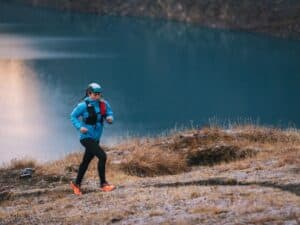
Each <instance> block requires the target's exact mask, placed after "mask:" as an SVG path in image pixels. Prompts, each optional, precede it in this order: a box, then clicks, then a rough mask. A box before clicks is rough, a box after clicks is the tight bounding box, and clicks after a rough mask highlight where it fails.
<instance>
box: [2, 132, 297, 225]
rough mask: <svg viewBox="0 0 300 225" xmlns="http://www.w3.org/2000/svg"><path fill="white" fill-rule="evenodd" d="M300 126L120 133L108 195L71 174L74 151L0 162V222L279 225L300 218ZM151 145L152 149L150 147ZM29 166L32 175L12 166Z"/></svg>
mask: <svg viewBox="0 0 300 225" xmlns="http://www.w3.org/2000/svg"><path fill="white" fill-rule="evenodd" d="M299 149H300V133H299V132H298V131H282V130H276V129H268V128H262V127H236V128H233V129H231V130H222V129H218V128H207V129H202V130H189V131H184V132H180V133H176V134H174V135H171V136H168V137H160V138H155V139H136V140H129V141H126V142H124V143H122V144H120V145H118V146H115V147H114V148H107V152H108V154H109V162H108V175H107V176H108V178H109V181H110V182H112V183H115V184H117V185H118V189H117V190H116V191H114V192H111V193H102V192H100V191H98V190H97V185H98V178H97V174H96V160H94V161H93V162H92V164H91V165H90V168H89V170H88V173H87V174H86V177H85V180H84V184H83V191H84V193H85V194H84V195H83V196H80V197H77V196H74V195H73V194H72V193H71V191H70V189H69V185H68V183H69V180H70V179H71V178H73V177H74V176H75V175H76V172H75V171H74V170H76V167H77V165H78V164H79V163H80V160H81V156H82V155H81V153H75V154H71V155H69V156H67V157H66V158H65V159H62V160H59V161H55V162H50V163H48V164H46V165H36V163H34V162H32V161H26V160H23V161H14V162H12V163H11V165H10V166H8V167H6V168H2V169H1V170H0V184H1V186H0V224H41V223H45V224H110V223H116V224H117V223H120V224H241V223H245V224H249V223H251V224H282V223H284V222H289V223H290V224H297V223H299V222H300V220H299V218H300V213H299V212H300V177H299V174H300V150H299ZM149 153H151V154H149ZM26 165H30V166H32V165H35V168H36V172H35V174H34V176H33V178H32V179H30V180H20V179H19V178H18V171H19V170H18V168H22V167H24V166H26Z"/></svg>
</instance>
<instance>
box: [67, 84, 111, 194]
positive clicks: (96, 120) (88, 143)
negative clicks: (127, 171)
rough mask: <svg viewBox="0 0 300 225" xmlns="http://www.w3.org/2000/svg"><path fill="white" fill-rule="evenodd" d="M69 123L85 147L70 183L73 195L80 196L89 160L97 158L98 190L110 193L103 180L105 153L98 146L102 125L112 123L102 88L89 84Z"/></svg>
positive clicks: (109, 187) (109, 109)
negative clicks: (77, 168) (75, 173)
mask: <svg viewBox="0 0 300 225" xmlns="http://www.w3.org/2000/svg"><path fill="white" fill-rule="evenodd" d="M71 122H72V124H73V125H74V127H75V128H76V129H77V130H78V131H79V133H80V143H81V144H82V145H83V146H84V147H85V153H84V155H83V159H82V162H81V164H80V166H79V171H78V174H77V178H76V180H75V182H73V181H72V182H71V187H72V189H73V191H74V194H76V195H81V194H82V192H81V190H80V185H81V181H82V178H83V176H84V174H85V172H86V170H87V168H88V165H89V163H90V162H91V160H92V159H93V158H94V156H96V157H97V158H98V174H99V178H100V190H102V191H112V190H114V189H115V186H114V185H111V184H109V183H108V182H107V180H106V178H105V164H106V158H107V156H106V153H105V152H104V150H103V149H102V148H101V147H100V146H99V141H100V137H101V135H102V131H103V124H104V122H107V123H109V124H111V123H112V122H113V112H112V110H111V107H110V105H109V104H108V102H107V101H105V100H103V98H102V88H101V86H100V85H99V84H97V83H91V84H89V85H88V87H87V89H86V96H85V98H84V99H83V101H82V102H80V103H79V104H78V105H77V106H76V107H75V108H74V109H73V111H72V113H71Z"/></svg>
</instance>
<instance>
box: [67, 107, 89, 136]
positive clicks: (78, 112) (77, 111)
mask: <svg viewBox="0 0 300 225" xmlns="http://www.w3.org/2000/svg"><path fill="white" fill-rule="evenodd" d="M85 108H86V106H85V104H84V103H82V102H81V103H79V104H78V105H77V106H76V107H75V108H74V109H73V111H72V113H71V115H70V119H71V122H72V124H73V126H74V127H75V128H76V129H78V130H79V129H80V127H81V126H82V122H81V121H80V120H79V117H80V116H82V114H83V112H84V110H85Z"/></svg>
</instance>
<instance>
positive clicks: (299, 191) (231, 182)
mask: <svg viewBox="0 0 300 225" xmlns="http://www.w3.org/2000/svg"><path fill="white" fill-rule="evenodd" d="M189 185H204V186H208V185H228V186H235V185H239V186H248V185H258V186H262V187H271V188H276V189H280V190H282V191H288V192H290V193H293V194H295V195H297V196H300V183H296V184H278V183H274V182H269V181H262V182H246V181H237V180H236V179H231V178H212V179H206V180H197V181H188V182H174V183H160V184H154V185H151V186H153V187H157V188H162V187H180V186H189Z"/></svg>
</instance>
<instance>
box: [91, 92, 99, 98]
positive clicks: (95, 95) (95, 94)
mask: <svg viewBox="0 0 300 225" xmlns="http://www.w3.org/2000/svg"><path fill="white" fill-rule="evenodd" d="M89 97H90V98H91V99H92V100H99V99H100V97H101V93H98V92H97V93H93V92H91V93H90V94H89Z"/></svg>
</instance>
